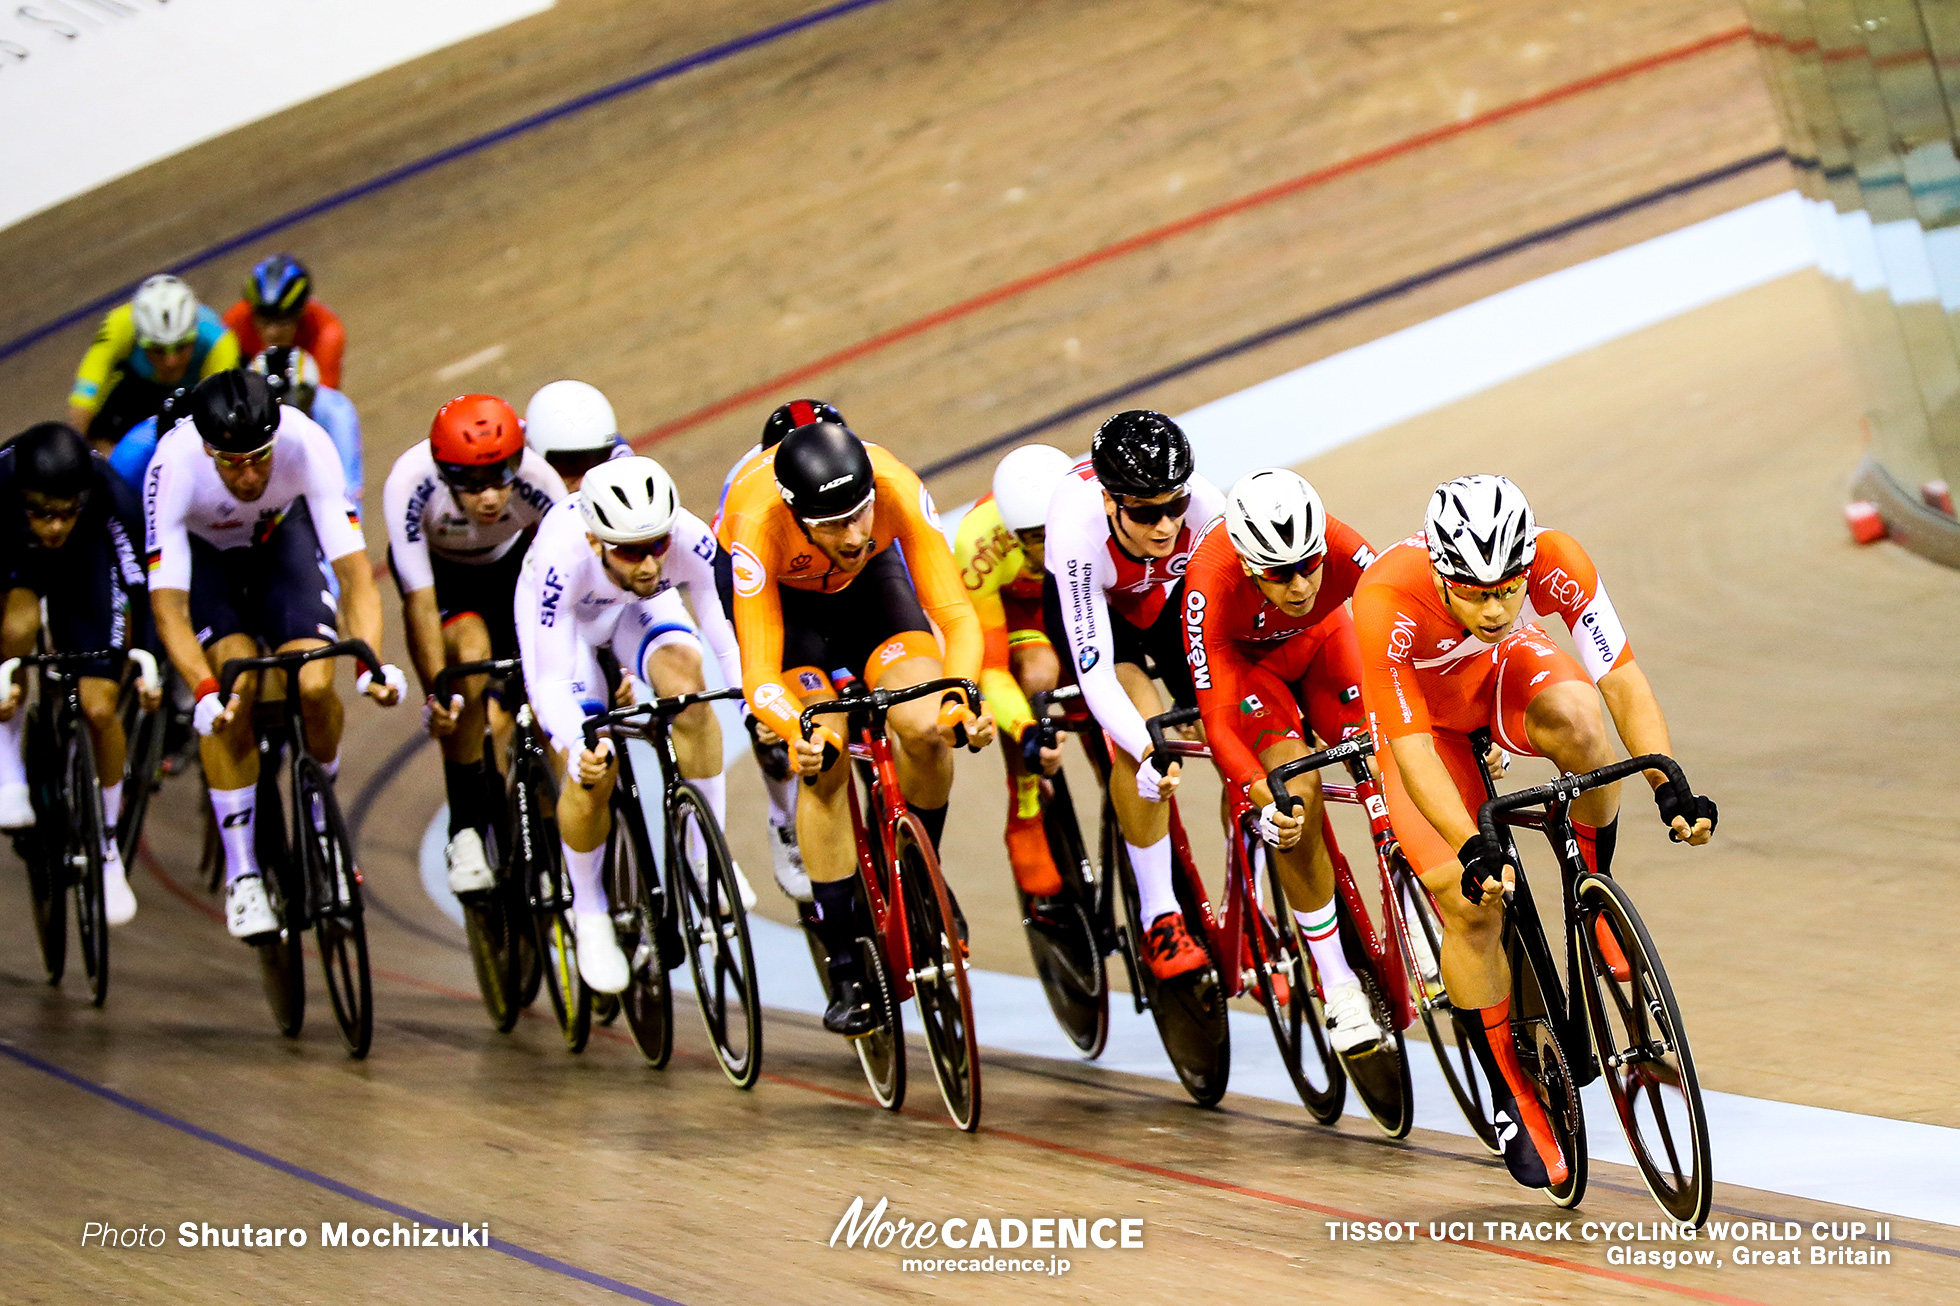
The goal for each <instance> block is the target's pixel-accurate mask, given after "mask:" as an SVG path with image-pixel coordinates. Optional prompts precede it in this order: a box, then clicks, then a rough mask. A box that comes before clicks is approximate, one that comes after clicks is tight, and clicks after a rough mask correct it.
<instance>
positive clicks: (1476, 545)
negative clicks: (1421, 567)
mask: <svg viewBox="0 0 1960 1306" xmlns="http://www.w3.org/2000/svg"><path fill="white" fill-rule="evenodd" d="M1422 529H1423V534H1424V535H1425V536H1426V537H1427V538H1428V540H1429V561H1430V562H1431V563H1433V564H1434V565H1435V567H1436V572H1437V574H1438V575H1440V576H1441V577H1442V578H1443V579H1444V580H1453V581H1456V582H1457V583H1459V584H1463V585H1495V584H1497V583H1498V582H1499V581H1503V580H1508V579H1510V578H1511V577H1513V576H1515V575H1517V574H1518V573H1519V572H1521V571H1523V570H1524V569H1525V568H1526V567H1529V566H1530V565H1531V560H1532V559H1533V558H1535V557H1537V556H1538V539H1537V535H1538V531H1537V523H1536V522H1535V521H1533V520H1532V517H1531V505H1530V504H1528V503H1526V502H1525V501H1524V491H1523V490H1520V489H1519V488H1518V487H1517V486H1516V485H1514V484H1512V482H1511V481H1510V480H1509V479H1508V478H1507V477H1503V476H1462V477H1458V478H1457V479H1456V480H1454V481H1446V482H1444V483H1443V484H1442V485H1439V486H1437V487H1436V493H1435V494H1433V495H1431V496H1430V499H1429V511H1428V512H1427V513H1425V514H1424V515H1423V523H1422Z"/></svg>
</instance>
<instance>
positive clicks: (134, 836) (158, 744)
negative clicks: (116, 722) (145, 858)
mask: <svg viewBox="0 0 1960 1306" xmlns="http://www.w3.org/2000/svg"><path fill="white" fill-rule="evenodd" d="M124 693H125V699H124V703H123V714H122V717H123V737H124V738H125V739H127V740H128V741H129V760H128V762H127V763H126V764H125V766H124V769H123V805H122V814H121V815H120V816H118V817H117V818H116V846H117V847H118V848H119V849H121V850H122V859H123V865H124V866H128V865H129V864H130V862H131V861H132V860H133V859H134V858H135V856H136V845H137V843H138V841H140V840H141V839H142V837H143V821H144V818H145V817H147V816H148V815H149V811H150V795H151V794H153V793H155V792H156V790H157V787H158V786H159V785H161V784H162V783H163V726H164V711H165V710H166V709H158V710H157V711H155V712H145V711H144V710H143V705H142V703H141V702H140V701H139V700H138V697H137V693H136V688H135V686H134V684H131V685H130V686H128V687H127V688H126V689H125V691H124Z"/></svg>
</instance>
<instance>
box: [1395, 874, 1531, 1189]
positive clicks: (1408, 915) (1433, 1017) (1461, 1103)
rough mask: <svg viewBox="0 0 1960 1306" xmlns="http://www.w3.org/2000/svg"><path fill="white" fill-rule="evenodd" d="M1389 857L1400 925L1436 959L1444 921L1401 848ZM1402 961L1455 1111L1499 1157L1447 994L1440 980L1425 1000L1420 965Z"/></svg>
mask: <svg viewBox="0 0 1960 1306" xmlns="http://www.w3.org/2000/svg"><path fill="white" fill-rule="evenodd" d="M1393 857H1394V861H1393V863H1392V864H1391V881H1392V883H1393V884H1394V887H1395V892H1396V894H1397V895H1398V898H1399V901H1400V902H1401V904H1402V920H1403V924H1404V926H1405V927H1406V928H1407V929H1409V930H1411V931H1420V932H1421V936H1422V940H1423V943H1424V944H1425V945H1426V946H1427V947H1428V949H1429V955H1430V956H1432V957H1440V956H1442V950H1443V922H1442V918H1441V917H1440V916H1439V915H1438V914H1437V912H1436V904H1435V902H1433V901H1432V900H1431V899H1430V897H1429V891H1428V890H1427V889H1425V888H1424V887H1423V886H1422V882H1421V881H1420V880H1418V879H1416V876H1415V872H1414V871H1413V870H1411V869H1410V867H1409V863H1408V861H1407V859H1405V858H1404V857H1403V856H1402V853H1401V851H1400V850H1399V849H1398V850H1397V851H1396V852H1395V853H1394V854H1393ZM1404 964H1405V965H1408V966H1409V992H1410V993H1411V994H1414V995H1417V996H1416V1010H1417V1012H1418V1014H1419V1015H1420V1016H1421V1017H1422V1028H1423V1032H1424V1033H1425V1034H1427V1035H1428V1036H1429V1048H1430V1051H1432V1052H1433V1053H1435V1055H1436V1064H1437V1065H1438V1067H1440V1068H1441V1070H1442V1072H1443V1082H1444V1083H1445V1084H1447V1085H1448V1086H1449V1090H1450V1096H1451V1097H1453V1098H1455V1099H1456V1105H1457V1109H1458V1110H1459V1111H1461V1112H1463V1119H1464V1121H1465V1122H1466V1123H1468V1124H1469V1126H1470V1132H1471V1133H1472V1134H1473V1135H1475V1137H1476V1139H1477V1141H1478V1142H1480V1143H1482V1144H1483V1145H1484V1148H1485V1150H1486V1151H1488V1152H1489V1153H1490V1154H1491V1155H1492V1156H1497V1155H1499V1154H1500V1153H1502V1152H1503V1150H1504V1147H1503V1144H1501V1143H1499V1142H1498V1141H1497V1130H1496V1128H1495V1127H1493V1126H1492V1124H1491V1123H1490V1102H1491V1092H1490V1086H1489V1084H1488V1083H1487V1082H1486V1081H1485V1079H1484V1072H1483V1067H1482V1066H1481V1065H1480V1064H1478V1061H1477V1053H1476V1051H1475V1049H1473V1048H1472V1047H1471V1046H1470V1044H1469V1042H1468V1041H1467V1040H1466V1039H1464V1038H1463V1036H1462V1034H1461V1032H1460V1031H1459V1030H1458V1029H1457V1025H1456V1021H1455V1019H1454V1018H1453V1017H1452V1016H1451V1014H1450V1013H1451V1007H1450V999H1449V995H1448V994H1447V993H1445V992H1443V991H1442V987H1441V983H1440V981H1439V982H1438V983H1437V984H1436V985H1435V986H1434V987H1433V988H1431V989H1429V990H1428V992H1429V993H1430V997H1429V999H1428V1000H1427V1001H1424V1000H1423V998H1422V996H1421V995H1422V994H1423V993H1424V992H1425V987H1424V983H1423V978H1422V975H1421V973H1420V971H1419V969H1418V968H1417V967H1416V966H1415V965H1414V964H1413V963H1410V962H1408V960H1407V959H1406V958H1405V959H1404Z"/></svg>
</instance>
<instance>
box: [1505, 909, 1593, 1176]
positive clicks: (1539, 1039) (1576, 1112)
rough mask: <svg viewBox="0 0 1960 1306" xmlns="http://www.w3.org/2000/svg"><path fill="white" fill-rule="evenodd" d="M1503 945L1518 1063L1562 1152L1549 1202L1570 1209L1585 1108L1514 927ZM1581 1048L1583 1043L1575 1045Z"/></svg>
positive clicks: (1581, 1168)
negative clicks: (1561, 1178) (1559, 1178)
mask: <svg viewBox="0 0 1960 1306" xmlns="http://www.w3.org/2000/svg"><path fill="white" fill-rule="evenodd" d="M1511 935H1512V942H1511V946H1510V947H1509V948H1508V949H1507V951H1508V952H1509V953H1510V962H1511V1037H1512V1039H1513V1040H1514V1041H1515V1045H1516V1048H1517V1054H1518V1064H1519V1066H1520V1067H1522V1068H1523V1070H1524V1072H1525V1074H1526V1076H1527V1077H1529V1078H1530V1080H1531V1081H1532V1087H1533V1088H1534V1089H1535V1090H1536V1091H1537V1093H1538V1101H1539V1103H1540V1104H1541V1105H1542V1106H1543V1107H1544V1108H1545V1118H1546V1119H1547V1120H1548V1121H1549V1122H1550V1123H1551V1126H1552V1137H1553V1138H1554V1139H1555V1140H1556V1141H1557V1142H1558V1147H1559V1152H1560V1153H1561V1154H1562V1155H1563V1156H1564V1157H1565V1166H1566V1176H1565V1182H1564V1183H1561V1184H1554V1185H1552V1186H1551V1187H1550V1188H1547V1189H1546V1190H1545V1192H1546V1195H1547V1196H1549V1197H1550V1198H1551V1199H1552V1202H1553V1204H1554V1205H1557V1206H1562V1207H1565V1208H1566V1209H1568V1210H1569V1209H1571V1208H1572V1207H1575V1206H1577V1205H1578V1204H1579V1202H1580V1200H1581V1199H1582V1198H1584V1197H1585V1195H1586V1113H1585V1108H1584V1106H1583V1105H1582V1104H1581V1103H1580V1101H1579V1087H1578V1084H1577V1082H1576V1081H1575V1080H1574V1078H1573V1075H1572V1067H1571V1063H1570V1061H1569V1060H1568V1058H1567V1056H1566V1050H1565V1048H1564V1047H1562V1046H1560V1044H1559V1041H1558V1037H1557V1035H1556V1034H1555V1033H1554V1032H1553V1030H1552V1026H1551V1022H1550V1021H1549V1020H1548V1019H1547V1018H1546V1015H1545V999H1544V996H1543V991H1542V990H1541V989H1540V987H1539V984H1538V974H1537V972H1536V971H1534V970H1533V969H1532V968H1531V961H1530V959H1529V958H1528V957H1527V956H1526V955H1525V952H1524V949H1523V948H1522V947H1521V946H1520V945H1519V944H1518V943H1517V940H1516V930H1515V927H1514V928H1513V929H1512V930H1511ZM1576 1050H1577V1051H1579V1052H1581V1053H1583V1052H1584V1049H1583V1048H1581V1049H1576Z"/></svg>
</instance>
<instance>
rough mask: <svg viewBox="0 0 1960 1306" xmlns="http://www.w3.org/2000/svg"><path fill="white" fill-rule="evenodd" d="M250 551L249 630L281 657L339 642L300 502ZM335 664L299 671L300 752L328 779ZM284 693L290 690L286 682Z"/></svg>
mask: <svg viewBox="0 0 1960 1306" xmlns="http://www.w3.org/2000/svg"><path fill="white" fill-rule="evenodd" d="M253 552H254V553H255V554H256V555H257V557H256V560H255V561H256V564H257V574H256V576H255V577H254V586H253V588H254V598H255V600H256V601H255V602H254V603H253V605H252V607H253V613H252V628H253V630H254V632H255V633H256V634H258V635H259V636H260V637H261V638H262V639H264V640H265V642H266V643H268V644H270V645H272V647H273V648H275V649H277V650H278V651H279V652H281V653H296V652H299V651H301V650H304V649H309V648H319V647H320V646H321V645H323V644H330V643H332V642H333V641H335V640H337V639H339V638H340V635H339V632H338V630H337V629H336V626H335V623H336V622H337V621H338V619H339V618H338V615H337V614H336V612H335V610H334V600H333V597H332V592H331V588H330V586H329V585H328V583H327V582H328V580H329V578H330V577H331V576H332V574H333V569H332V568H331V567H329V566H327V565H326V563H325V562H323V561H322V560H321V558H320V542H319V537H318V536H317V535H316V534H315V533H314V530H313V518H312V516H311V515H310V512H309V510H308V509H307V508H306V505H305V503H304V502H303V501H302V502H300V503H296V504H294V505H293V507H292V508H290V509H288V510H287V512H286V516H285V518H284V519H283V520H281V521H280V523H279V525H278V526H276V527H274V528H273V531H272V533H271V535H270V536H268V537H267V538H266V540H265V541H264V543H262V544H260V545H258V546H257V547H256V548H255V549H254V550H253ZM338 666H339V659H337V658H328V659H323V660H322V661H319V662H309V663H307V664H306V665H305V666H303V667H301V668H300V670H299V675H298V677H297V679H298V681H299V688H298V693H299V702H300V716H301V718H302V720H303V721H304V723H305V728H306V751H307V752H309V753H311V754H312V755H313V756H314V758H316V759H317V760H318V761H319V763H320V765H321V767H322V768H324V769H325V771H326V773H327V775H328V777H329V778H334V777H337V776H338V775H339V773H340V734H341V728H342V723H343V720H344V714H343V711H342V707H341V702H340V695H339V694H337V693H336V692H334V673H335V669H336V668H337V667H338ZM286 692H287V693H289V694H290V693H293V692H294V689H293V686H292V685H291V683H290V681H289V683H288V684H287V686H286Z"/></svg>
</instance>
